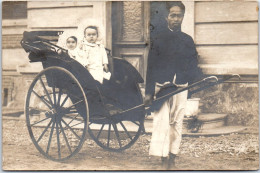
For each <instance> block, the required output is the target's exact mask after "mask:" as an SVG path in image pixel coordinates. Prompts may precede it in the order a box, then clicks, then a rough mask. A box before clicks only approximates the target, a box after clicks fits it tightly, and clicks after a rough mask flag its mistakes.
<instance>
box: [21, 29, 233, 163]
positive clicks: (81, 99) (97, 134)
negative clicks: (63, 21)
mask: <svg viewBox="0 0 260 173" xmlns="http://www.w3.org/2000/svg"><path fill="white" fill-rule="evenodd" d="M61 33H62V31H30V32H26V31H25V32H24V33H23V39H22V40H21V45H22V47H23V48H24V50H25V51H26V52H28V53H29V55H28V57H29V60H30V62H31V63H34V62H40V63H42V66H43V70H42V71H41V72H40V73H39V74H37V75H36V77H35V78H34V79H33V81H32V83H31V84H30V87H29V89H28V93H27V96H26V102H25V115H26V124H27V128H28V131H29V135H30V138H31V140H32V142H33V144H34V145H35V147H36V148H37V150H38V151H39V152H40V153H41V154H42V155H44V156H45V157H47V158H48V159H51V160H54V161H65V160H67V159H69V158H71V157H72V156H74V155H75V154H76V153H78V152H79V151H80V149H81V147H82V145H83V143H84V141H85V139H86V135H87V132H88V133H89V135H90V136H91V138H92V139H93V140H94V141H95V142H96V144H97V145H99V146H100V147H102V148H104V149H106V150H109V151H115V152H117V151H123V150H125V149H127V148H129V147H131V146H132V145H133V144H134V143H135V142H136V140H137V139H138V137H139V136H140V134H141V133H142V131H145V129H144V119H145V115H146V112H147V110H146V107H145V105H144V103H143V96H142V93H141V90H140V84H142V83H143V82H144V80H143V78H142V77H141V75H140V74H139V73H138V71H137V70H136V69H135V67H133V66H132V65H131V64H130V63H128V62H127V61H126V60H124V59H122V58H118V57H113V56H111V53H110V50H108V49H107V54H108V59H109V69H110V71H111V73H112V75H111V79H110V80H108V81H104V84H100V83H99V82H97V81H95V80H94V78H93V77H92V76H91V74H90V73H89V72H88V70H87V69H86V68H85V67H84V66H83V65H81V64H80V63H79V62H77V61H76V60H74V59H73V58H71V57H70V56H69V55H68V53H67V50H66V49H63V48H61V47H59V46H57V45H56V44H55V42H57V38H58V36H59V35H60V34H61ZM58 50H63V53H62V54H60V53H58ZM236 76H237V75H228V76H225V77H224V78H222V79H221V80H219V79H218V78H217V77H216V76H210V77H207V78H204V79H203V80H201V81H199V82H196V83H193V84H191V85H189V86H188V87H185V88H177V87H174V86H173V85H171V86H170V85H169V86H167V87H164V88H163V89H161V90H160V91H159V92H157V95H156V96H157V98H156V99H155V100H154V102H153V103H156V102H162V101H163V100H165V99H167V98H169V97H170V96H172V95H175V94H177V93H179V92H181V91H184V90H190V94H192V93H195V92H198V91H200V90H202V89H205V88H207V87H210V86H213V85H216V84H218V83H221V82H223V81H225V80H228V79H230V78H233V77H236ZM148 110H149V109H148Z"/></svg>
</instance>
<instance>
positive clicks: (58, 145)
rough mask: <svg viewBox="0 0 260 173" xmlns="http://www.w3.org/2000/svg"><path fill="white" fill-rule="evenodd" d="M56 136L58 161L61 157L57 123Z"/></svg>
mask: <svg viewBox="0 0 260 173" xmlns="http://www.w3.org/2000/svg"><path fill="white" fill-rule="evenodd" d="M56 135H57V147H58V157H59V159H60V157H61V155H60V136H59V127H58V123H56Z"/></svg>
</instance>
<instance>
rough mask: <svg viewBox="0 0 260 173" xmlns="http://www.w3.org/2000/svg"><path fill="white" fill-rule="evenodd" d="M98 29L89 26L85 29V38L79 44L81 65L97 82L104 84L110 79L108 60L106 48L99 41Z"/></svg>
mask: <svg viewBox="0 0 260 173" xmlns="http://www.w3.org/2000/svg"><path fill="white" fill-rule="evenodd" d="M98 35H99V32H98V27H97V26H87V27H86V28H85V29H84V38H83V40H82V41H81V43H80V44H79V49H80V58H81V60H80V61H81V63H82V64H83V65H84V66H85V67H86V68H87V69H88V71H89V73H90V74H91V75H92V76H93V78H94V79H95V80H97V81H98V82H100V83H101V84H102V83H103V79H104V78H105V79H109V78H110V75H111V73H110V72H109V69H108V58H107V53H106V50H105V48H104V46H103V45H102V44H101V43H100V42H98V41H97V39H98Z"/></svg>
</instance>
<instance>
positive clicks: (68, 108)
mask: <svg viewBox="0 0 260 173" xmlns="http://www.w3.org/2000/svg"><path fill="white" fill-rule="evenodd" d="M81 102H83V100H80V101H78V102H76V103H74V104H73V105H71V106H69V107H67V108H65V110H70V108H72V107H73V106H75V105H77V104H79V103H81Z"/></svg>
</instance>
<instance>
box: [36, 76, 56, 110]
mask: <svg viewBox="0 0 260 173" xmlns="http://www.w3.org/2000/svg"><path fill="white" fill-rule="evenodd" d="M39 79H40V82H41V84H42V87H43V89H44V92H45V94H46V95H47V97H48V99H49V102H50V103H51V105H52V106H53V103H52V100H51V97H50V94H49V93H48V91H47V89H46V87H45V85H44V83H43V81H42V78H41V77H39Z"/></svg>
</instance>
